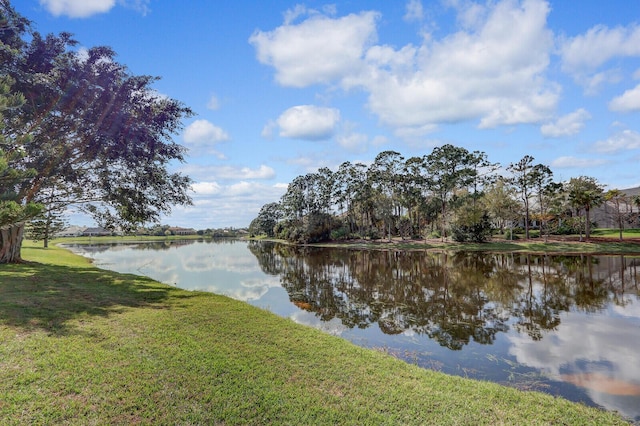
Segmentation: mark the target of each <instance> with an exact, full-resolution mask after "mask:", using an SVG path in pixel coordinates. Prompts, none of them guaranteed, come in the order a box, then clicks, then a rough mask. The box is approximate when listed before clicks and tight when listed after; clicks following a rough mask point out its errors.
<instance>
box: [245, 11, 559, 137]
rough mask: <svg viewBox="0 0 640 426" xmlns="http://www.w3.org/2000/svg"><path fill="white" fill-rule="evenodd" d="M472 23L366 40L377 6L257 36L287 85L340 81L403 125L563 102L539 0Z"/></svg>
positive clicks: (505, 121) (505, 117)
mask: <svg viewBox="0 0 640 426" xmlns="http://www.w3.org/2000/svg"><path fill="white" fill-rule="evenodd" d="M453 3H455V4H456V5H457V10H458V12H459V14H460V16H459V20H460V21H463V22H464V23H465V25H466V26H467V27H469V29H467V30H464V31H462V30H461V31H459V32H457V33H454V34H450V35H449V36H447V37H445V38H443V39H441V40H433V39H431V38H427V39H425V41H424V42H423V44H422V45H420V46H413V45H406V46H402V47H400V48H398V49H395V48H393V47H390V46H380V45H377V46H368V44H369V43H371V41H372V40H374V39H375V37H376V26H375V25H376V23H377V21H378V15H377V14H376V13H373V12H367V13H361V14H359V15H348V16H346V17H343V18H336V19H333V18H330V17H328V16H323V15H314V16H312V17H310V18H308V19H307V20H305V21H303V22H301V23H299V24H295V25H294V24H292V23H290V22H288V23H287V24H285V25H283V26H281V27H278V28H276V29H275V30H274V31H271V32H268V33H267V32H260V31H258V32H256V33H254V35H253V36H252V37H251V39H250V41H251V43H252V44H253V45H254V46H255V48H256V51H257V56H258V59H259V60H260V61H261V62H262V63H265V64H269V65H271V66H273V67H274V69H275V72H276V79H277V80H278V81H279V82H280V83H281V84H283V85H289V86H294V87H304V86H308V85H311V84H317V83H325V84H340V85H341V86H342V87H343V88H345V89H350V88H360V89H364V91H365V92H366V93H368V95H369V98H368V106H369V108H370V109H371V111H372V112H374V113H375V114H376V115H377V116H378V117H379V118H380V120H381V121H382V122H383V123H384V124H387V125H390V126H392V127H395V128H396V129H398V128H406V127H409V128H413V127H417V128H425V126H427V127H429V126H432V125H434V124H438V123H443V122H445V123H446V122H458V121H465V120H479V126H480V127H481V128H491V127H496V126H499V125H513V124H519V123H538V122H541V121H543V120H546V119H548V117H549V116H550V115H552V112H553V111H554V110H555V108H556V106H557V103H558V98H559V92H560V89H559V87H558V86H556V85H554V84H552V83H550V82H549V81H547V80H546V79H545V77H544V73H545V71H546V70H547V68H548V65H549V61H550V52H551V51H552V49H553V35H552V33H551V31H550V30H549V29H548V28H547V27H546V18H547V15H548V13H549V5H548V4H547V3H546V2H544V1H541V0H526V1H523V2H522V3H521V4H520V3H518V2H513V1H503V2H498V3H495V4H494V3H490V4H489V6H487V7H483V8H480V9H476V10H474V12H473V14H472V15H473V16H462V14H463V13H467V14H468V12H463V9H464V8H463V7H462V6H463V3H464V4H466V2H453Z"/></svg>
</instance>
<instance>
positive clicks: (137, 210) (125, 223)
mask: <svg viewBox="0 0 640 426" xmlns="http://www.w3.org/2000/svg"><path fill="white" fill-rule="evenodd" d="M0 23H2V24H1V25H3V26H4V27H3V28H5V29H6V28H9V29H10V30H5V29H0V52H1V54H2V55H3V56H8V57H7V58H6V60H4V59H5V58H4V57H3V62H2V64H1V65H0V75H3V74H4V75H9V76H11V77H12V78H13V79H14V80H15V84H14V85H13V89H12V90H14V91H16V92H17V93H20V94H22V95H23V96H24V99H25V102H24V105H23V106H22V107H21V108H19V109H14V110H10V111H5V114H4V119H3V124H4V128H3V133H2V136H3V137H4V139H5V141H6V140H8V141H9V142H8V144H7V143H5V144H4V146H3V148H4V149H5V156H6V158H8V159H9V160H8V168H9V169H13V170H35V171H36V172H35V173H33V174H32V175H31V176H29V177H28V178H25V179H22V180H20V181H19V182H14V185H13V186H12V188H11V189H12V190H13V192H14V193H15V197H14V200H13V201H14V202H15V203H17V204H18V205H20V206H27V205H29V204H30V203H37V202H40V201H42V200H43V197H44V196H45V195H46V196H50V195H51V194H52V193H54V194H56V197H57V202H58V204H61V205H71V204H74V205H75V206H76V208H79V209H81V210H83V211H85V212H87V213H89V214H91V215H92V216H93V217H94V218H95V219H96V221H97V222H98V223H99V224H100V225H102V226H106V227H114V226H121V227H125V228H126V227H133V226H136V225H138V224H142V223H145V222H153V221H157V220H158V219H159V218H160V216H161V215H162V214H167V213H169V212H170V211H171V207H172V206H173V205H176V204H189V203H190V202H191V199H190V197H189V195H188V190H189V187H190V184H191V180H190V179H189V178H188V177H186V176H184V175H182V174H180V173H175V172H172V171H170V169H171V167H172V166H173V164H174V163H175V162H181V161H184V153H185V148H184V147H183V146H181V145H179V144H177V143H175V142H174V141H173V139H172V138H173V136H174V135H175V134H177V133H178V131H179V130H181V128H182V120H183V118H185V117H189V116H191V115H192V111H191V110H190V109H189V108H187V107H186V106H184V105H183V104H182V103H180V102H178V101H176V100H174V99H171V98H168V97H166V96H163V95H160V94H158V93H156V92H155V91H154V90H153V89H152V85H153V83H154V82H155V81H156V80H157V78H156V77H151V76H136V75H132V74H131V73H130V72H129V70H128V69H127V67H126V66H124V65H122V64H120V63H118V62H117V61H116V60H115V52H113V50H111V49H110V48H107V47H95V48H91V49H88V50H87V51H84V52H82V53H80V52H79V51H76V50H74V46H75V45H76V42H75V41H74V40H73V39H72V37H71V35H69V34H66V33H62V34H60V35H47V36H46V37H43V36H41V35H40V34H39V33H37V32H31V33H29V34H27V31H28V29H29V27H28V25H24V19H23V18H21V17H19V16H18V15H17V14H16V13H15V11H13V10H12V9H11V6H10V4H9V3H8V1H6V0H0ZM17 35H19V36H20V37H18V36H17ZM27 35H28V36H29V37H27ZM26 39H28V42H25V41H24V40H26ZM7 52H10V54H9V53H7ZM15 153H23V155H15ZM5 226H6V227H9V228H12V229H13V231H12V233H11V235H13V236H10V237H9V239H8V240H7V239H4V240H3V241H0V243H2V244H3V245H9V246H11V247H13V248H14V249H13V250H12V252H13V255H12V256H11V257H10V258H9V259H4V260H3V261H12V262H16V261H20V254H19V246H20V244H21V240H22V229H23V227H24V223H23V222H16V221H14V222H9V223H7V224H5ZM15 247H18V249H17V250H16V249H15Z"/></svg>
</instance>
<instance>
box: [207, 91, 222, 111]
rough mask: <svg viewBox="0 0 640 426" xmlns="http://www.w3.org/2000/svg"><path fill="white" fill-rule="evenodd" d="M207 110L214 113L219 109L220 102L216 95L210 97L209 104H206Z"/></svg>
mask: <svg viewBox="0 0 640 426" xmlns="http://www.w3.org/2000/svg"><path fill="white" fill-rule="evenodd" d="M207 108H208V109H210V110H214V111H216V110H218V109H220V101H219V100H218V97H217V96H216V95H211V97H210V98H209V102H207Z"/></svg>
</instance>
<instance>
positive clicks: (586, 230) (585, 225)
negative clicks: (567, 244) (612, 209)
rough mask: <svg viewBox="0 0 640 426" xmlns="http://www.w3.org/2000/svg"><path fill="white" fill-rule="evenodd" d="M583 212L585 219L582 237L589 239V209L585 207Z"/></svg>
mask: <svg viewBox="0 0 640 426" xmlns="http://www.w3.org/2000/svg"><path fill="white" fill-rule="evenodd" d="M584 214H585V216H586V219H587V221H586V222H585V224H584V238H585V240H586V241H589V237H590V236H591V219H590V218H589V209H587V208H585V209H584Z"/></svg>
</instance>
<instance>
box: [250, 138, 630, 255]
mask: <svg viewBox="0 0 640 426" xmlns="http://www.w3.org/2000/svg"><path fill="white" fill-rule="evenodd" d="M506 171H507V172H508V173H507V174H508V175H509V177H505V176H504V174H505V173H504V169H503V168H501V167H500V166H499V165H498V164H497V163H492V162H491V161H489V159H488V158H487V155H486V154H485V153H484V152H480V151H473V152H470V151H468V150H466V149H465V148H461V147H456V146H453V145H443V146H440V147H437V148H435V149H434V150H433V151H432V152H431V153H430V154H428V155H424V156H422V157H411V158H408V159H405V158H404V157H403V156H402V155H401V154H400V153H398V152H396V151H384V152H381V153H380V154H378V156H377V157H376V158H375V160H374V161H373V163H372V164H370V165H369V166H367V165H364V164H362V163H355V164H352V163H350V162H345V163H343V164H342V165H340V167H339V168H338V169H337V171H335V172H334V171H331V170H330V169H328V168H321V169H319V170H318V171H317V172H316V173H309V174H306V175H303V176H298V177H297V178H295V179H294V180H293V182H291V183H290V184H289V186H288V189H287V192H286V193H285V194H284V195H283V196H282V198H281V199H280V201H279V202H273V203H268V204H266V205H264V206H263V207H262V208H261V210H260V212H259V214H258V216H257V217H256V218H255V219H254V220H253V221H252V222H251V225H250V228H249V230H250V232H251V233H252V234H254V235H255V234H266V235H267V236H270V237H278V238H283V239H287V240H290V241H295V242H300V243H305V242H318V241H323V240H329V239H333V240H336V239H347V238H354V237H356V238H372V239H377V238H383V237H387V238H389V239H391V238H392V237H393V236H400V237H402V238H403V239H405V238H423V237H426V236H437V237H441V238H443V239H444V238H447V237H449V236H450V237H452V238H453V239H454V240H456V241H474V242H483V241H486V240H487V239H488V238H489V237H490V236H491V235H492V232H494V231H495V230H496V229H497V230H499V231H500V232H502V233H505V231H506V230H507V228H508V227H513V226H521V227H522V228H523V232H524V234H525V237H526V238H529V237H530V229H531V227H532V226H534V225H535V226H536V227H537V228H539V230H540V234H541V235H544V236H545V237H546V236H547V235H549V234H551V233H572V234H573V233H575V234H577V233H580V234H582V232H583V230H584V233H585V236H586V239H588V238H589V235H590V230H591V226H592V220H591V217H590V213H591V211H592V209H593V208H594V207H597V206H599V205H601V204H602V203H603V202H604V201H605V199H610V200H613V199H615V200H617V204H616V205H617V206H618V209H617V210H618V216H619V217H620V218H621V219H620V222H619V223H620V226H621V227H623V226H624V221H625V220H628V219H630V217H633V218H634V219H637V214H633V212H631V213H632V214H631V215H629V214H627V213H626V210H625V209H626V207H627V206H628V205H633V204H630V200H628V199H627V198H625V196H624V194H622V193H621V192H620V191H618V190H613V191H609V192H608V193H606V194H605V193H604V190H603V186H602V185H601V184H600V183H599V182H598V181H597V180H596V179H594V178H591V177H588V176H580V177H577V178H571V179H570V180H569V181H567V182H555V181H554V180H553V173H552V171H551V169H550V168H549V167H548V166H546V165H543V164H536V163H535V159H534V158H533V157H531V156H528V155H527V156H525V157H523V158H522V159H521V160H520V161H518V162H516V163H511V164H509V165H508V166H507V167H506ZM633 202H634V203H635V205H636V206H638V207H639V208H640V197H636V198H635V200H633ZM623 213H624V214H623ZM625 214H627V216H625ZM623 218H624V220H623ZM621 229H622V228H621ZM512 231H513V230H511V234H512V233H513V232H512Z"/></svg>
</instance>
